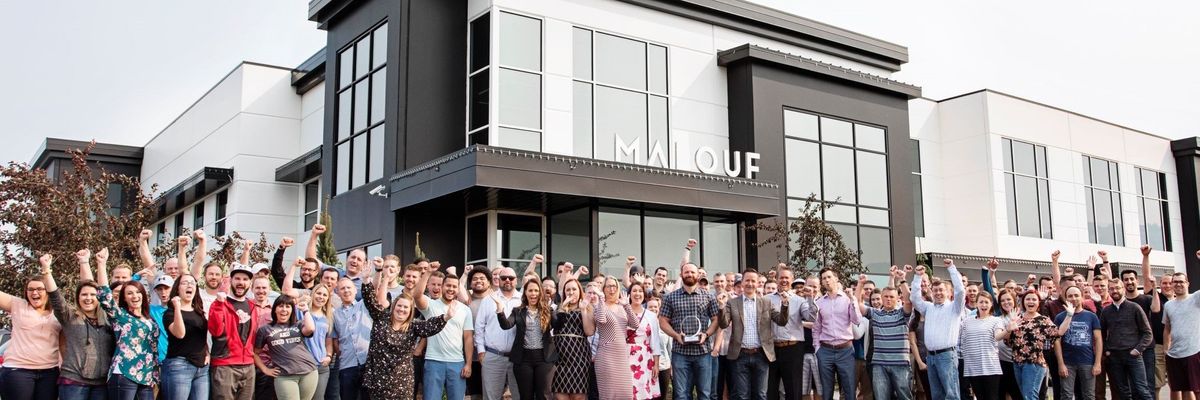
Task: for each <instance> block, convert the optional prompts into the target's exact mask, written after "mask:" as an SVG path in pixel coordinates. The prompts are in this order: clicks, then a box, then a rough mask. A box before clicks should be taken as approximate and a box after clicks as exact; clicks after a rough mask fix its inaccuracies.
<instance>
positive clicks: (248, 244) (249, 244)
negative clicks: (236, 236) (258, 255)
mask: <svg viewBox="0 0 1200 400" xmlns="http://www.w3.org/2000/svg"><path fill="white" fill-rule="evenodd" d="M242 245H243V246H245V247H246V248H247V249H249V248H251V247H254V240H253V239H246V240H244V241H242Z"/></svg>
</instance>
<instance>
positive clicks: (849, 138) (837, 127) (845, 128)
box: [821, 117, 854, 146]
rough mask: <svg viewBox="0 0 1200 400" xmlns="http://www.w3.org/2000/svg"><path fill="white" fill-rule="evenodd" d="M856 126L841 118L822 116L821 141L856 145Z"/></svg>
mask: <svg viewBox="0 0 1200 400" xmlns="http://www.w3.org/2000/svg"><path fill="white" fill-rule="evenodd" d="M853 130H854V126H853V125H851V124H850V123H849V122H846V121H842V120H840V119H833V118H825V117H821V141H823V142H825V143H833V144H840V145H843V146H853V145H854V134H853V133H852V132H853Z"/></svg>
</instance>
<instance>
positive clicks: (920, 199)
mask: <svg viewBox="0 0 1200 400" xmlns="http://www.w3.org/2000/svg"><path fill="white" fill-rule="evenodd" d="M909 143H910V144H911V145H912V147H911V148H912V150H911V151H912V156H913V165H912V182H913V213H914V214H915V215H914V218H913V231H914V233H915V234H916V236H917V237H925V196H924V194H923V193H922V189H923V188H922V184H921V142H919V141H917V140H916V139H910V140H909Z"/></svg>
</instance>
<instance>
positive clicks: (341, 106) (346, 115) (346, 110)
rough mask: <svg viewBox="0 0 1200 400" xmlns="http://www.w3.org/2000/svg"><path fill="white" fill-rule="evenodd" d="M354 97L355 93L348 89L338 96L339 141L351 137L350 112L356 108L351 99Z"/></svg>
mask: <svg viewBox="0 0 1200 400" xmlns="http://www.w3.org/2000/svg"><path fill="white" fill-rule="evenodd" d="M353 96H354V91H353V90H351V89H346V90H344V91H342V93H341V94H338V104H337V108H338V119H337V140H338V141H342V140H345V139H346V138H348V137H350V116H351V114H350V112H351V110H353V108H354V103H352V102H351V101H352V100H351V99H352V98H353Z"/></svg>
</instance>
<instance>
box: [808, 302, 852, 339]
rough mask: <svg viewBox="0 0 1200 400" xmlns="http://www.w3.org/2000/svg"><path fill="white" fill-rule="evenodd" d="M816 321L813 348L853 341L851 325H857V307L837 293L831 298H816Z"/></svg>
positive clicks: (813, 331) (813, 328) (813, 330)
mask: <svg viewBox="0 0 1200 400" xmlns="http://www.w3.org/2000/svg"><path fill="white" fill-rule="evenodd" d="M816 304H817V320H816V321H815V322H814V323H813V327H812V333H813V339H815V342H816V343H813V345H815V346H820V345H821V344H822V343H831V344H840V343H843V342H848V341H851V340H854V331H853V330H852V329H851V328H850V325H851V324H854V325H858V318H859V314H858V307H855V306H854V302H852V301H850V297H848V296H846V295H845V294H844V293H842V292H840V291H839V292H837V294H836V295H835V296H833V298H830V297H829V296H821V297H819V298H817V301H816Z"/></svg>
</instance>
